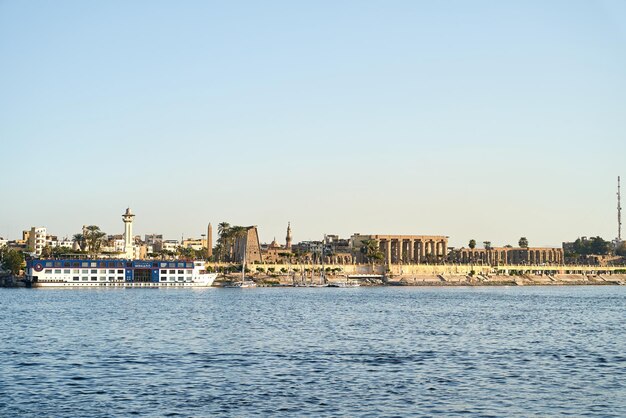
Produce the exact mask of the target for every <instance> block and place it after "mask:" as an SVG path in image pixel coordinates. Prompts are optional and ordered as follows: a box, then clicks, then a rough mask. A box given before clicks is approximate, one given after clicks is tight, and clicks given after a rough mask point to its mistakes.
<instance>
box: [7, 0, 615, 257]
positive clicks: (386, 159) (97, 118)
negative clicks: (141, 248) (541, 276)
mask: <svg viewBox="0 0 626 418" xmlns="http://www.w3.org/2000/svg"><path fill="white" fill-rule="evenodd" d="M0 61H1V63H2V65H1V66H0V170H1V175H0V194H1V195H0V236H4V237H5V238H9V239H16V238H19V237H21V231H22V230H25V229H29V228H30V227H31V226H45V227H47V228H48V231H49V233H52V234H55V235H58V236H60V237H62V236H71V235H73V234H74V233H77V232H80V229H81V227H82V225H85V224H86V225H92V224H95V225H98V226H100V227H101V229H102V230H103V231H105V232H107V233H109V234H121V233H122V232H123V224H122V220H121V215H122V213H123V212H124V210H125V209H126V207H131V208H132V210H133V212H134V213H135V214H136V215H137V216H136V218H135V223H134V232H135V233H137V234H141V235H144V234H149V233H162V234H164V235H165V236H166V237H167V238H169V239H179V238H180V237H181V236H184V237H199V236H200V234H202V233H205V231H206V226H207V224H208V222H212V223H213V225H216V224H217V223H219V222H221V221H227V222H229V223H231V224H236V225H258V227H259V235H260V238H261V241H266V242H269V241H271V240H272V239H273V238H274V237H276V238H277V240H278V241H279V242H284V237H285V230H286V226H287V222H291V225H292V229H293V237H294V242H298V241H301V240H319V239H321V237H322V236H323V234H338V235H340V236H343V237H349V236H350V235H351V234H353V233H355V232H359V233H361V234H407V235H409V234H415V235H421V234H424V235H426V234H436V235H447V236H449V237H450V245H452V246H462V245H465V246H467V242H468V241H469V240H470V239H475V240H476V241H478V242H480V243H482V242H483V241H491V242H492V243H493V245H506V244H513V245H515V244H516V243H517V241H518V239H519V237H521V236H526V237H527V238H528V240H529V243H530V245H531V246H532V245H538V246H539V245H541V246H544V245H545V246H560V245H561V242H562V241H569V240H574V239H575V238H576V237H578V236H595V235H601V236H603V237H604V238H605V239H613V238H615V237H616V236H617V216H616V206H617V202H616V187H617V184H616V183H617V176H618V175H621V176H623V177H626V165H625V161H626V2H623V1H593V0H588V1H571V0H570V1H558V0H552V1H532V0H526V1H507V2H494V1H445V2H440V1H365V0H359V1H348V0H345V1H315V2H313V1H311V2H293V1H269V0H268V1H262V2H261V1H255V2H252V1H250V2H247V1H229V2H218V1H191V0H186V1H140V0H134V1H115V0H112V1H106V2H85V1H65V0H58V1H54V2H50V1H27V2H25V1H18V0H12V1H9V0H0ZM624 183H625V193H626V179H625V180H624ZM214 230H215V228H214Z"/></svg>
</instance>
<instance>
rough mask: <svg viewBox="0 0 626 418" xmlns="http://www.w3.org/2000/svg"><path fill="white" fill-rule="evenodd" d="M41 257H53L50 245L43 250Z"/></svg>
mask: <svg viewBox="0 0 626 418" xmlns="http://www.w3.org/2000/svg"><path fill="white" fill-rule="evenodd" d="M41 257H42V258H50V257H52V248H50V246H49V245H46V246H45V247H43V248H42V249H41Z"/></svg>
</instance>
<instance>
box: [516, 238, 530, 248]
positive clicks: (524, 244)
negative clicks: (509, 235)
mask: <svg viewBox="0 0 626 418" xmlns="http://www.w3.org/2000/svg"><path fill="white" fill-rule="evenodd" d="M517 244H518V245H519V246H520V248H528V239H527V238H526V237H521V238H520V239H519V241H518V242H517Z"/></svg>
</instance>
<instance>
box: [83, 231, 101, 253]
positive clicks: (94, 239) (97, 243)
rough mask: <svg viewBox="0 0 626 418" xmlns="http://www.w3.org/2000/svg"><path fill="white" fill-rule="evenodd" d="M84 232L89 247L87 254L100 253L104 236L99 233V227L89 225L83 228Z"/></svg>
mask: <svg viewBox="0 0 626 418" xmlns="http://www.w3.org/2000/svg"><path fill="white" fill-rule="evenodd" d="M85 231H86V233H85V241H86V242H87V246H88V247H89V252H90V253H91V254H97V253H98V252H99V251H100V247H101V246H102V242H103V241H104V237H105V236H106V234H105V233H104V232H102V231H100V227H99V226H96V225H89V226H88V227H87V228H85Z"/></svg>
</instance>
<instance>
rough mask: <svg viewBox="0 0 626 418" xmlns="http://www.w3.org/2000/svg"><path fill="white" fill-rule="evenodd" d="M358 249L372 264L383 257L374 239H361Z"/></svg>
mask: <svg viewBox="0 0 626 418" xmlns="http://www.w3.org/2000/svg"><path fill="white" fill-rule="evenodd" d="M359 251H360V252H361V254H363V256H364V257H365V258H366V259H367V261H368V262H370V263H372V264H374V263H375V262H376V261H380V260H382V259H383V258H385V256H384V254H383V253H382V251H380V249H379V248H378V243H377V242H376V240H374V239H367V240H365V241H363V243H362V245H361V248H360V250H359Z"/></svg>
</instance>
